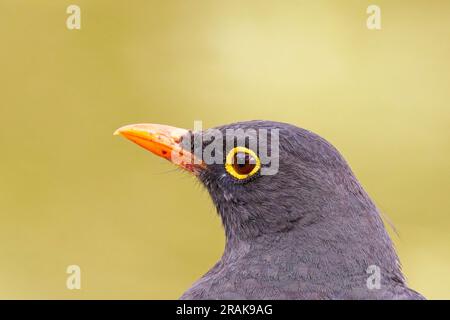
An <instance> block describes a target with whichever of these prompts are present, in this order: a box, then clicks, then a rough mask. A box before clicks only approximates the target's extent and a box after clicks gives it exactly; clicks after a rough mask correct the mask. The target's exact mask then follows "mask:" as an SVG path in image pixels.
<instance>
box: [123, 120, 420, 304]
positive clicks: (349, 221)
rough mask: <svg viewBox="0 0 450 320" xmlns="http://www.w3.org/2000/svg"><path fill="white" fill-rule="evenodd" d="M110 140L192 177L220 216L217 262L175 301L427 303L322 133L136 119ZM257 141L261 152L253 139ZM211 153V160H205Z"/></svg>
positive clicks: (255, 123)
mask: <svg viewBox="0 0 450 320" xmlns="http://www.w3.org/2000/svg"><path fill="white" fill-rule="evenodd" d="M230 132H232V134H230ZM260 132H266V133H267V132H269V133H270V135H269V133H267V136H266V139H262V138H261V137H262V134H259V133H260ZM255 133H256V134H255ZM114 134H116V135H120V136H123V137H125V138H126V139H128V140H130V141H132V142H134V143H136V144H138V145H139V146H141V147H143V148H145V149H147V150H148V151H151V152H152V153H154V154H156V155H158V156H160V157H162V158H165V159H167V160H169V161H171V162H173V163H174V164H176V165H177V166H179V167H181V168H183V169H185V170H187V171H188V172H190V173H192V174H193V175H194V176H195V177H197V178H198V180H199V181H200V182H201V184H203V186H204V187H205V188H206V190H207V191H208V193H209V195H210V197H211V199H212V202H213V203H214V205H215V207H216V209H217V212H218V214H219V216H220V218H221V221H222V224H223V228H224V233H225V238H226V242H225V247H224V251H223V255H222V257H221V259H220V260H219V261H218V262H217V263H216V264H215V265H214V266H213V267H212V268H211V269H210V270H209V271H208V272H206V273H205V274H204V275H203V276H202V277H201V278H200V279H199V280H197V281H196V282H195V283H194V284H193V285H192V286H191V287H190V288H189V289H188V290H187V291H186V292H185V293H184V294H183V295H182V296H181V297H180V299H182V300H203V299H208V300H210V299H214V300H216V299H217V300H223V299H227V300H230V299H232V300H234V299H239V300H240V299H242V300H248V299H252V300H259V299H283V300H284V299H286V300H322V299H327V300H328V299H332V300H348V299H351V300H367V299H369V300H372V299H381V300H403V299H405V300H416V299H417V300H421V299H425V298H424V297H423V296H422V295H421V294H420V293H418V292H416V291H414V290H413V289H411V288H409V287H408V285H407V282H406V279H405V276H404V275H403V273H402V270H401V264H400V261H399V258H398V255H397V253H396V250H395V248H394V245H393V242H392V240H391V239H390V237H389V235H388V233H387V231H386V228H385V226H384V223H383V220H382V218H381V212H380V210H379V209H378V208H377V207H376V205H375V204H374V202H373V201H372V200H371V198H370V197H369V195H368V194H367V193H366V191H365V190H364V189H363V187H362V185H361V184H360V182H359V181H358V179H357V178H356V176H355V174H354V173H353V171H352V170H351V168H350V166H349V165H348V163H347V162H346V160H345V159H344V157H343V156H342V155H341V153H340V152H339V151H338V150H337V149H336V148H335V147H334V146H333V145H332V144H331V143H329V142H328V141H327V140H325V139H324V138H322V137H320V136H319V135H317V134H315V133H313V132H311V131H309V130H306V129H303V128H300V127H298V126H295V125H292V124H288V123H282V122H275V121H266V120H251V121H243V122H236V123H232V124H228V125H223V126H219V127H215V128H211V129H204V130H187V129H181V128H177V127H172V126H168V125H160V124H149V123H142V124H132V125H126V126H123V127H120V128H119V129H117V130H116V131H115V133H114ZM231 135H232V137H231V138H230V136H231ZM269 136H270V138H271V139H272V137H274V138H276V139H274V141H275V142H276V144H273V143H272V144H270V143H268V141H267V137H269ZM263 140H264V141H265V143H266V146H265V148H266V150H263V149H264V148H263V147H264V146H263V147H261V145H259V144H258V143H256V144H255V143H253V142H255V141H256V142H260V141H263ZM271 141H272V140H271ZM213 143H216V144H217V145H218V146H216V147H215V148H213V149H214V151H213V152H211V145H213ZM208 146H209V150H208ZM207 150H208V151H209V152H210V155H212V157H213V158H214V159H215V160H216V161H206V160H205V159H202V155H203V156H204V155H205V151H207ZM263 151H265V152H263ZM202 152H203V154H202ZM263 154H265V155H263ZM267 154H270V157H269V158H270V162H271V163H268V161H267V159H266V161H262V158H263V156H264V158H267ZM220 160H222V161H220ZM273 164H275V165H276V166H275V167H276V168H275V169H276V170H275V172H270V170H266V174H264V172H263V170H264V169H268V168H269V167H270V166H271V165H273ZM272 171H273V170H272Z"/></svg>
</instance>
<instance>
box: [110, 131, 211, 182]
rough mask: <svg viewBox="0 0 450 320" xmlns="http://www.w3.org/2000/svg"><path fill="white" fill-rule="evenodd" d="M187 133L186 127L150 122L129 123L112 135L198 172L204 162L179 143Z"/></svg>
mask: <svg viewBox="0 0 450 320" xmlns="http://www.w3.org/2000/svg"><path fill="white" fill-rule="evenodd" d="M188 134H189V131H188V130H186V129H181V128H175V127H171V126H166V125H162V124H151V123H142V124H131V125H127V126H124V127H121V128H119V129H117V130H116V131H115V132H114V135H121V136H123V137H125V138H127V139H128V140H131V141H133V142H134V143H136V144H137V145H139V146H141V147H143V148H144V149H146V150H148V151H150V152H152V153H154V154H156V155H157V156H160V157H162V158H164V159H167V160H169V161H170V162H172V163H174V164H176V165H178V166H180V167H182V168H183V169H186V170H188V171H190V172H192V173H194V174H198V173H199V169H202V168H204V167H205V164H204V162H203V161H202V160H201V159H198V158H197V157H195V155H194V154H192V153H191V152H189V151H187V150H185V149H183V147H182V145H181V142H182V140H183V138H184V137H185V136H187V135H188Z"/></svg>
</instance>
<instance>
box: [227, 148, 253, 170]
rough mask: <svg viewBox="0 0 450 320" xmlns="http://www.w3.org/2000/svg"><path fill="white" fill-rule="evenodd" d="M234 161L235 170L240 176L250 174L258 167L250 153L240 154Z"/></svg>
mask: <svg viewBox="0 0 450 320" xmlns="http://www.w3.org/2000/svg"><path fill="white" fill-rule="evenodd" d="M233 160H234V161H233V168H234V170H236V172H237V173H239V174H249V173H250V172H252V170H253V169H254V168H255V166H256V161H255V159H254V158H253V157H252V156H251V155H249V154H248V153H244V152H238V153H236V154H235V155H234V159H233Z"/></svg>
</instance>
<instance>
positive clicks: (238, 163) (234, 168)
mask: <svg viewBox="0 0 450 320" xmlns="http://www.w3.org/2000/svg"><path fill="white" fill-rule="evenodd" d="M260 168H261V162H260V160H259V158H258V156H257V155H256V153H255V152H253V151H252V150H250V149H248V148H245V147H236V148H233V149H231V151H230V152H228V155H227V159H226V162H225V169H226V170H227V172H228V173H229V174H231V175H232V176H233V177H235V178H237V179H240V180H242V179H245V178H248V177H250V176H252V175H254V174H255V173H256V172H258V170H259V169H260Z"/></svg>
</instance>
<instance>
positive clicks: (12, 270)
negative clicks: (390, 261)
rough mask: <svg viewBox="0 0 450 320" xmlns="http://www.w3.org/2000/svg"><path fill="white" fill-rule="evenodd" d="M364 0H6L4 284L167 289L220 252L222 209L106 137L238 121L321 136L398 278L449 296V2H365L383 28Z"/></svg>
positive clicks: (2, 35)
mask: <svg viewBox="0 0 450 320" xmlns="http://www.w3.org/2000/svg"><path fill="white" fill-rule="evenodd" d="M73 3H74V4H77V5H79V6H80V7H81V30H72V31H71V30H68V29H67V28H66V18H67V16H68V15H67V14H66V8H67V6H68V5H70V4H73ZM370 4H372V2H369V1H361V0H354V1H348V0H347V1H334V0H329V1H317V0H314V1H275V0H273V1H263V0H255V1H248V0H246V1H243V0H241V1H224V0H222V1H217V0H214V1H212V0H202V1H197V0H191V1H186V0H183V1H181V0H180V1H173V0H172V1H148V0H142V1H107V0H102V1H99V0H96V1H87V0H85V1H81V0H78V1H76V2H72V1H55V0H47V1H43V0H41V1H33V0H27V1H24V0H22V1H20V0H1V1H0V40H1V48H0V108H1V109H0V119H1V125H0V157H1V158H0V159H1V161H0V219H1V220H0V298H13V299H15V298H24V299H28V298H42V299H47V298H61V299H66V298H72V299H78V298H87V299H90V298H138V299H141V298H149V299H155V298H156V299H163V298H178V297H179V296H180V295H181V294H182V292H183V291H184V290H185V289H187V288H188V287H189V286H190V285H191V283H192V282H194V281H195V280H196V279H197V278H198V277H200V276H201V275H202V274H203V273H205V272H206V271H207V270H208V269H209V268H210V267H211V266H212V265H213V264H214V262H215V261H216V260H217V259H218V258H219V257H220V255H221V253H222V249H223V245H224V238H223V232H222V229H221V223H220V220H219V218H218V217H217V215H216V213H215V209H214V207H213V205H212V203H211V201H210V199H209V198H208V195H207V193H206V192H205V191H204V190H202V188H201V187H200V186H199V184H198V183H196V182H195V179H194V178H192V177H190V176H189V175H188V174H185V173H180V172H178V171H175V170H173V166H172V165H171V164H170V163H168V162H165V161H164V160H162V159H159V158H157V157H154V156H152V155H151V154H150V153H149V152H146V151H145V150H143V149H141V148H138V147H136V146H135V145H133V144H131V143H130V142H128V141H126V140H124V139H120V138H117V137H113V136H112V133H113V131H114V130H115V129H116V128H117V127H119V126H121V125H124V124H129V123H136V122H153V123H163V124H171V125H175V126H180V127H187V128H191V127H192V125H193V121H194V120H203V124H204V126H205V127H211V126H216V125H220V124H226V123H230V122H235V121H239V120H250V119H271V120H278V121H285V122H290V123H293V124H296V125H298V126H302V127H305V128H308V129H310V130H312V131H315V132H316V133H319V134H320V135H322V136H324V137H325V138H327V139H328V140H329V141H331V142H332V143H333V144H334V145H335V146H336V147H337V148H338V149H339V150H340V151H341V152H342V153H343V154H344V156H345V157H346V159H347V160H348V161H349V163H350V164H351V166H352V168H353V169H354V171H355V172H356V174H357V176H358V178H359V179H360V181H361V182H362V184H363V185H364V186H365V188H366V189H367V191H368V192H369V194H371V196H372V197H373V199H374V200H375V201H376V203H377V205H378V206H379V207H380V208H381V210H382V211H383V212H385V213H386V214H387V215H388V216H389V217H390V219H391V220H392V222H393V223H394V224H395V226H396V228H397V229H398V232H399V236H396V235H395V234H393V233H392V232H391V234H392V235H393V239H394V241H395V243H396V246H397V248H398V251H399V255H400V258H401V261H402V263H403V267H404V271H405V274H406V276H407V278H408V280H409V283H410V285H411V286H412V287H413V288H415V289H416V290H418V291H420V292H421V293H423V294H424V295H425V296H426V297H427V298H447V299H448V298H450V277H449V271H450V250H449V243H450V232H449V231H450V227H449V226H450V215H449V214H450V197H449V191H450V167H449V162H450V161H449V160H450V139H449V132H450V87H449V81H450V2H449V1H425V0H422V1H408V2H405V1H398V0H397V1H376V4H377V5H379V6H380V7H381V11H382V30H380V31H370V30H368V29H367V28H366V18H367V16H368V15H367V14H366V8H367V6H368V5H370ZM71 264H76V265H79V266H80V267H81V272H82V278H81V281H82V284H81V285H82V289H81V290H68V289H67V288H66V278H67V276H68V275H67V274H66V268H67V266H68V265H71Z"/></svg>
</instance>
